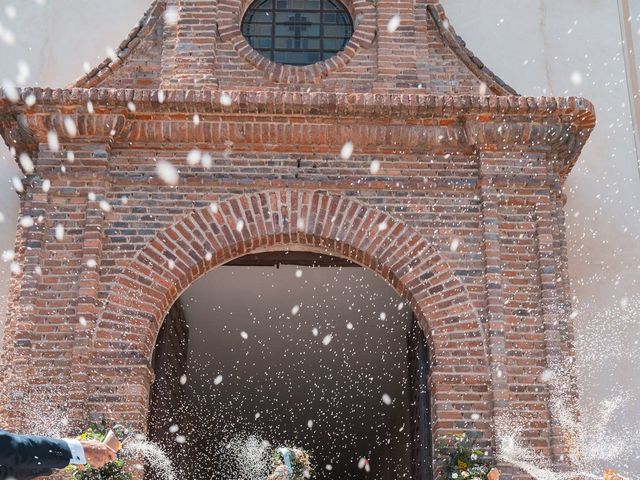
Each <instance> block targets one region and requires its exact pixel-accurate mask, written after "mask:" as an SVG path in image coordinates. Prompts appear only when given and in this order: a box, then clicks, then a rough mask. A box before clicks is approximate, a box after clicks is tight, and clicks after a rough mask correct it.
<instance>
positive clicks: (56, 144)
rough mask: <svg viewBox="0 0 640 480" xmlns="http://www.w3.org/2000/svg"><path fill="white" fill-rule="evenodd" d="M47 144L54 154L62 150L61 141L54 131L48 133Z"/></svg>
mask: <svg viewBox="0 0 640 480" xmlns="http://www.w3.org/2000/svg"><path fill="white" fill-rule="evenodd" d="M47 144H48V145H49V150H51V151H52V152H57V151H58V150H60V141H59V140H58V134H57V133H56V132H54V131H53V130H50V131H49V133H47Z"/></svg>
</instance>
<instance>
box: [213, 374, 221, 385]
mask: <svg viewBox="0 0 640 480" xmlns="http://www.w3.org/2000/svg"><path fill="white" fill-rule="evenodd" d="M221 383H222V375H218V376H217V377H216V378H214V379H213V384H214V385H220V384H221Z"/></svg>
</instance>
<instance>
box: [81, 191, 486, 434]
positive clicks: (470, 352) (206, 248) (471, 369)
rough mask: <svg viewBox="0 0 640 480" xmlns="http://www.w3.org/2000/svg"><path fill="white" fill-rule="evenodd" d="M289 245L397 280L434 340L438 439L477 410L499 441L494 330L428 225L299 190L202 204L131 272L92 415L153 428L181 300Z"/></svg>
mask: <svg viewBox="0 0 640 480" xmlns="http://www.w3.org/2000/svg"><path fill="white" fill-rule="evenodd" d="M283 250H288V251H293V250H303V251H308V252H309V251H310V252H316V253H322V254H330V255H333V256H337V257H340V258H346V259H349V260H350V261H352V262H354V263H357V264H358V265H361V266H363V267H365V268H368V269H370V270H372V271H373V272H376V273H377V274H378V275H380V276H381V277H382V278H383V279H384V280H385V281H386V282H387V283H388V284H390V285H391V286H392V287H393V288H394V289H395V290H396V292H397V293H398V294H399V295H400V296H401V297H402V298H403V299H404V301H405V303H406V304H407V305H409V306H410V307H411V308H412V310H413V311H414V312H415V316H416V321H417V323H418V324H419V325H420V326H421V327H422V329H423V331H424V333H425V337H426V339H427V343H428V345H429V349H430V352H431V360H432V361H431V367H432V368H431V371H430V376H429V380H428V381H429V386H430V392H431V406H432V409H431V418H432V433H433V435H434V437H437V436H438V435H441V434H446V433H450V432H455V431H459V429H460V428H464V426H466V425H468V424H469V423H470V422H471V416H472V415H473V416H474V417H475V418H476V420H477V419H480V420H479V421H476V422H475V424H476V429H477V430H479V431H480V432H481V433H482V434H483V435H484V437H485V438H486V439H490V437H491V432H490V422H491V415H492V414H491V412H492V398H491V393H490V388H489V375H488V361H487V353H486V345H485V339H484V334H483V329H482V326H481V324H480V321H479V318H478V315H477V312H476V311H475V309H474V308H473V305H472V303H471V300H470V298H469V295H468V293H467V291H466V289H465V288H464V286H463V285H462V284H461V282H460V281H459V280H458V279H457V278H456V277H455V275H454V274H453V272H452V270H451V268H450V267H449V266H448V264H447V263H446V261H445V260H444V259H443V258H442V257H441V256H440V255H439V254H438V253H437V252H436V251H435V250H434V249H433V248H432V247H430V246H429V244H428V243H427V241H426V240H425V239H424V238H423V237H422V236H421V235H420V234H419V233H418V232H417V231H415V230H414V229H412V228H410V227H408V226H407V225H405V224H402V223H401V222H398V221H397V220H396V219H395V218H393V217H392V216H391V215H389V214H387V213H385V212H382V211H379V210H376V209H374V208H371V207H368V206H366V205H364V204H362V203H360V202H358V201H356V200H353V199H351V198H347V197H341V196H334V195H328V194H326V193H321V192H310V191H298V190H277V191H266V192H259V193H254V194H247V195H241V196H237V197H233V198H231V199H229V200H227V201H225V202H221V203H220V204H217V205H212V206H211V207H209V208H204V209H201V210H198V211H194V212H193V213H192V214H190V215H189V216H187V217H185V218H183V219H182V220H181V221H179V222H178V223H176V224H175V225H173V226H172V227H170V228H168V229H167V230H165V231H164V232H162V233H161V234H159V235H158V236H157V237H156V238H155V239H154V240H152V241H151V242H150V243H149V244H148V245H147V246H146V247H145V248H144V249H143V250H142V251H141V252H139V253H138V254H137V255H136V257H135V258H134V260H133V261H132V262H131V263H129V264H128V265H127V266H126V267H124V269H123V272H122V274H121V275H119V277H118V279H117V282H116V283H115V285H114V288H113V290H112V291H111V293H110V295H109V297H108V299H107V303H106V307H105V310H104V313H103V314H102V316H101V317H100V319H99V322H98V325H97V328H96V333H95V336H94V339H93V345H92V347H93V348H92V349H91V352H92V353H93V357H94V361H93V364H94V371H95V372H96V384H95V385H96V388H95V391H96V392H98V393H97V394H96V395H90V396H89V397H88V398H87V405H88V407H89V410H90V411H91V412H92V413H93V414H95V415H106V416H110V417H112V416H116V417H117V418H118V420H120V421H125V422H127V423H130V424H132V425H134V426H138V427H139V428H143V429H144V428H146V427H147V422H146V419H147V413H148V402H149V391H150V386H151V383H152V380H153V372H152V369H151V361H152V355H153V349H154V345H155V342H156V338H157V335H158V332H159V330H160V327H161V325H162V323H163V320H164V318H165V316H166V314H167V312H168V311H169V309H170V307H171V306H172V305H173V304H174V302H175V301H176V299H177V298H178V297H179V295H180V294H181V293H182V292H183V291H184V290H185V289H186V288H188V287H189V285H191V284H192V283H193V282H194V281H195V280H197V279H198V278H200V277H202V276H203V275H204V274H205V273H207V272H208V271H210V270H211V269H213V268H215V267H216V266H219V265H222V264H224V263H227V262H229V261H231V260H233V259H236V258H239V257H242V256H244V255H247V254H252V253H259V252H265V251H283ZM114 331H120V332H122V340H121V341H119V342H114V341H113V340H112V333H113V332H114ZM102 392H104V393H103V394H104V395H111V396H116V397H117V398H118V400H119V402H120V403H119V405H120V410H119V411H118V412H113V411H112V410H109V409H106V408H104V406H103V403H102V402H101V401H100V400H99V398H100V394H101V393H102ZM450 412H451V413H450ZM461 412H462V413H461Z"/></svg>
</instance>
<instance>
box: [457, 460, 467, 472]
mask: <svg viewBox="0 0 640 480" xmlns="http://www.w3.org/2000/svg"><path fill="white" fill-rule="evenodd" d="M457 463H458V468H459V469H460V470H466V469H467V464H466V463H464V462H463V461H462V460H458V462H457Z"/></svg>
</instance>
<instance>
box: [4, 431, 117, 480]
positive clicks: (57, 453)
mask: <svg viewBox="0 0 640 480" xmlns="http://www.w3.org/2000/svg"><path fill="white" fill-rule="evenodd" d="M115 458H116V452H115V450H113V449H112V448H110V447H109V446H108V445H105V444H103V443H101V442H98V441H96V440H89V441H83V442H80V441H78V440H57V439H54V438H48V437H36V436H30V435H15V434H11V433H8V432H4V431H2V430H0V480H4V479H6V478H12V477H14V478H16V479H23V478H32V477H35V476H39V475H44V474H47V473H50V472H51V470H53V469H58V468H64V467H66V466H67V465H69V464H70V463H73V464H85V463H89V464H90V465H92V466H93V467H97V468H99V467H102V466H103V465H105V464H106V463H108V462H111V461H113V460H115Z"/></svg>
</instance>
